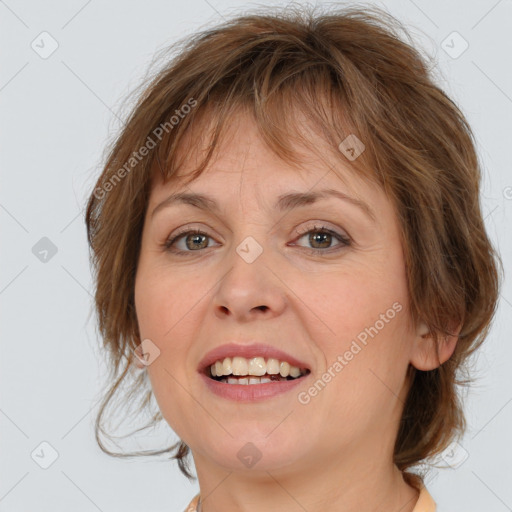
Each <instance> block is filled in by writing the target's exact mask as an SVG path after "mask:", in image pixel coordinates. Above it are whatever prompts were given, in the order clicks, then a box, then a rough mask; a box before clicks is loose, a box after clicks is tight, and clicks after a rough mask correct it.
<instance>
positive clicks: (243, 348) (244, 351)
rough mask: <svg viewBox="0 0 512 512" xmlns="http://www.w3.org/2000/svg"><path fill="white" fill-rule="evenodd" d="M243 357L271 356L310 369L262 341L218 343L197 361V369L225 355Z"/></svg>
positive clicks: (209, 364)
mask: <svg viewBox="0 0 512 512" xmlns="http://www.w3.org/2000/svg"><path fill="white" fill-rule="evenodd" d="M236 356H239V357H245V358H246V359H251V358H253V357H259V356H260V357H263V358H265V359H268V358H273V359H278V360H279V361H287V362H288V363H290V365H291V366H297V367H298V368H305V369H307V370H310V367H309V366H308V365H307V364H306V363H304V362H303V361H300V360H299V359H297V358H295V357H293V356H292V355H290V354H288V353H287V352H284V351H283V350H280V349H278V348H276V347H273V346H271V345H266V344H264V343H252V344H250V345H240V344H239V343H227V344H226V345H220V346H219V347H216V348H214V349H213V350H210V352H208V353H207V354H206V355H205V356H204V357H203V358H202V359H201V362H200V363H199V367H198V371H200V372H202V371H204V370H205V369H206V368H208V367H209V366H211V365H212V364H213V363H215V362H216V361H219V360H220V361H222V360H223V359H224V358H226V357H236Z"/></svg>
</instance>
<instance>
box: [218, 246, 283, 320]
mask: <svg viewBox="0 0 512 512" xmlns="http://www.w3.org/2000/svg"><path fill="white" fill-rule="evenodd" d="M268 263H269V258H265V257H264V254H260V255H259V256H258V257H257V258H256V259H255V260H254V261H252V262H249V261H248V260H245V259H244V258H243V257H242V256H240V254H239V253H237V252H236V251H233V253H232V254H231V256H230V258H229V261H227V267H228V270H227V271H226V272H225V273H224V276H223V277H222V278H221V280H220V282H219V283H218V285H217V288H216V290H215V293H214V295H213V307H214V310H215V314H216V316H218V317H219V318H222V319H226V318H231V319H232V320H233V321H236V322H249V321H251V320H255V319H271V318H274V317H277V316H279V315H281V314H282V313H283V311H284V310H285V308H286V301H287V299H286V293H285V288H286V286H285V285H284V284H283V282H282V281H281V280H280V279H279V277H278V275H279V270H278V269H277V268H275V266H274V268H272V265H269V264H268Z"/></svg>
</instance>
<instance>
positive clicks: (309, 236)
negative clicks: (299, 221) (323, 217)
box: [297, 226, 350, 254]
mask: <svg viewBox="0 0 512 512" xmlns="http://www.w3.org/2000/svg"><path fill="white" fill-rule="evenodd" d="M297 232H298V233H299V234H300V235H301V236H300V238H298V239H297V240H301V239H303V238H305V239H306V242H307V243H309V244H311V246H312V247H305V249H306V250H308V251H309V252H311V253H313V254H320V253H326V252H329V253H330V252H333V251H332V250H334V251H336V250H339V249H341V248H343V247H345V246H347V245H350V239H349V238H348V237H347V236H346V235H343V234H341V233H338V232H337V231H334V230H332V229H329V228H327V227H325V226H313V228H311V227H309V228H306V231H301V230H297ZM334 241H337V242H338V243H337V244H336V245H334V246H332V242H334ZM299 245H300V244H299Z"/></svg>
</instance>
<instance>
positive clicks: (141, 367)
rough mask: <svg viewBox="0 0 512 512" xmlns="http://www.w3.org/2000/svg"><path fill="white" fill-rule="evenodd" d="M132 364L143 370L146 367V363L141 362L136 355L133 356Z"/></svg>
mask: <svg viewBox="0 0 512 512" xmlns="http://www.w3.org/2000/svg"><path fill="white" fill-rule="evenodd" d="M132 364H133V365H134V366H135V367H136V368H137V369H138V370H143V369H144V368H146V365H145V364H143V363H142V361H141V360H140V359H139V358H138V357H137V356H136V355H134V356H133V360H132Z"/></svg>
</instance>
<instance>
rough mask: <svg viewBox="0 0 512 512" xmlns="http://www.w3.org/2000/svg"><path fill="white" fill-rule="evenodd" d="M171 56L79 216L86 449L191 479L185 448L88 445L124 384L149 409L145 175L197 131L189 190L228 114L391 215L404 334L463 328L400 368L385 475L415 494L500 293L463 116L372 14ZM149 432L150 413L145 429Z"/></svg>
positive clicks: (215, 40)
mask: <svg viewBox="0 0 512 512" xmlns="http://www.w3.org/2000/svg"><path fill="white" fill-rule="evenodd" d="M317 9H318V8H317ZM402 35H405V36H406V38H408V39H409V42H406V41H404V40H403V39H402V37H401V36H402ZM172 49H173V50H176V51H177V52H176V55H175V56H174V57H173V58H169V61H168V62H167V63H166V65H165V66H164V68H163V69H161V70H159V72H158V73H157V75H156V76H155V77H153V78H152V79H151V80H150V82H149V84H148V85H144V89H143V92H142V94H140V97H139V98H138V101H137V103H136V105H135V106H134V107H133V110H132V112H131V114H130V116H129V118H128V120H127V122H126V125H125V126H124V128H123V129H122V131H121V133H120V135H119V136H118V137H117V139H116V140H115V142H114V143H113V144H112V146H111V147H110V149H109V154H108V158H107V161H106V164H105V166H104V170H103V173H102V174H101V176H100V177H99V179H98V181H97V183H96V185H95V189H94V192H93V193H92V194H91V196H90V199H89V201H88V205H87V213H86V224H87V232H88V240H89V244H90V247H91V249H92V252H91V259H92V262H93V267H94V270H95V280H96V291H95V301H96V311H97V314H98V325H99V330H100V333H101V336H102V338H103V340H104V347H105V349H106V351H107V354H108V355H109V356H110V360H109V365H110V370H111V383H110V388H109V390H108V393H107V394H106V395H105V397H104V399H103V402H102V404H101V408H100V410H99V413H98V415H97V418H96V430H95V431H96V440H97V442H98V444H99V446H100V447H101V449H102V450H103V451H105V452H106V453H108V454H110V455H114V456H130V455H139V454H148V455H156V454H161V453H167V452H172V451H173V450H177V453H175V454H174V455H173V458H176V459H177V460H178V464H179V467H180V469H181V471H182V472H183V473H184V474H185V475H186V476H187V477H189V478H193V477H192V475H191V474H190V471H189V470H188V466H187V464H188V463H187V457H186V456H187V454H188V453H189V448H188V446H187V445H186V444H184V443H183V442H179V443H177V444H175V445H172V446H170V447H167V448H165V449H162V450H155V451H146V452H136V453H133V454H122V453H113V452H111V451H108V450H107V449H106V447H105V446H104V445H103V443H102V442H101V439H100V433H102V434H106V431H105V430H104V428H103V420H102V418H103V415H104V413H105V408H106V407H107V406H108V405H109V403H110V402H111V400H112V399H113V396H114V395H115V394H116V392H118V391H119V389H120V385H121V384H122V383H123V382H125V381H126V379H127V378H128V377H130V378H133V379H132V380H133V382H132V385H131V387H130V388H129V389H128V391H127V392H126V395H125V400H126V402H127V401H128V400H130V402H131V403H132V404H133V403H134V402H133V398H134V396H136V395H137V394H138V393H139V392H140V391H141V390H144V396H143V398H142V399H141V401H140V403H139V405H140V406H141V407H146V406H149V404H150V402H151V398H152V392H151V389H150V388H149V385H148V380H147V377H146V372H142V373H140V374H138V375H136V376H135V375H132V374H131V368H132V367H133V366H132V362H133V359H134V354H133V349H134V348H135V347H136V346H137V345H138V344H140V342H141V340H140V338H139V332H138V327H137V317H136V311H135V307H134V282H135V273H136V269H137V261H138V256H139V251H140V241H141V233H142V227H143V221H144V216H145V212H146V208H147V204H148V198H149V194H150V190H151V174H152V169H154V168H155V167H156V168H159V169H160V172H161V173H162V176H163V177H165V179H170V178H171V177H172V176H173V175H174V174H175V173H176V172H177V169H178V168H179V167H180V165H181V164H182V161H180V159H179V158H178V156H177V155H178V149H179V148H180V143H182V142H183V137H184V136H185V135H186V134H193V133H196V132H197V131H198V130H197V126H198V124H199V122H200V119H201V118H206V119H208V120H209V122H212V126H214V127H215V130H214V131H213V132H212V133H213V135H212V138H211V139H210V146H209V151H208V153H207V155H206V158H205V159H204V160H203V161H202V163H201V165H199V166H198V167H197V169H196V170H195V171H196V172H195V173H194V174H193V175H192V177H191V179H194V178H195V177H197V176H199V174H200V173H201V172H202V171H203V170H204V168H205V167H206V165H207V164H208V162H209V160H210V158H211V157H212V154H213V152H214V149H215V148H216V147H217V146H218V144H219V140H220V137H221V133H223V131H222V130H223V127H224V126H225V124H226V120H229V119H230V118H232V116H235V115H236V113H237V112H240V110H241V109H245V110H247V111H248V112H250V113H251V114H252V115H253V116H254V120H255V122H256V123H257V126H258V128H259V130H260V133H261V135H262V137H263V140H264V141H265V143H266V144H268V146H269V147H270V148H271V149H272V150H273V151H275V152H276V154H277V155H278V156H280V157H281V158H283V159H285V160H287V161H290V162H295V163H298V164H300V157H299V156H298V155H297V153H296V152H295V151H294V150H293V147H292V144H291V141H292V140H296V141H300V144H301V145H302V146H306V147H309V148H310V149H311V150H313V151H314V150H315V148H314V147H313V146H312V145H311V143H310V142H308V140H307V137H305V136H304V135H303V134H302V133H301V132H300V122H299V120H298V115H301V116H302V117H301V119H306V120H307V123H309V125H310V126H311V127H312V128H313V129H315V130H316V132H317V133H320V134H321V135H322V136H323V137H324V138H325V140H326V141H328V142H329V144H330V145H331V147H332V150H333V153H335V154H336V155H337V157H338V158H339V159H341V160H343V162H344V164H349V165H350V166H351V168H352V169H353V170H354V171H357V172H359V173H360V174H361V175H364V176H365V177H366V178H367V179H369V180H373V181H374V182H376V183H378V184H379V185H380V186H381V187H382V188H383V190H384V191H385V192H386V194H387V195H388V196H389V198H390V199H391V200H392V201H393V204H394V206H395V208H396V212H397V214H398V219H399V224H400V229H401V236H402V244H403V250H404V257H405V261H406V265H407V279H408V287H409V298H410V311H411V317H412V319H413V320H414V322H418V321H419V320H422V321H424V322H425V323H426V324H427V325H428V327H429V329H430V332H431V333H434V334H435V337H436V342H437V343H442V339H443V336H445V335H447V334H448V333H449V332H450V326H453V325H459V324H462V330H461V332H460V334H459V338H458V342H457V345H456V348H455V352H454V353H453V355H452V356H451V357H450V358H449V359H448V360H447V361H446V362H445V363H444V364H442V365H440V366H439V367H438V368H436V369H434V370H431V371H419V370H416V369H415V368H414V367H412V366H410V367H409V373H408V375H409V377H410V382H411V385H410V391H409V394H408V397H407V400H406V403H405V405H404V410H403V415H402V419H401V424H400V427H399V432H398V435H397V438H396V444H395V450H394V463H395V464H396V465H397V466H398V468H399V469H400V470H402V471H404V474H405V476H406V478H407V480H408V481H409V482H410V483H411V484H412V485H415V486H416V487H418V485H419V482H420V479H419V478H418V477H417V476H414V474H412V473H407V472H405V470H406V469H407V468H410V467H412V466H414V465H415V464H417V463H419V462H421V461H423V460H424V459H426V458H427V457H431V456H433V455H435V454H438V453H440V452H441V451H442V450H444V449H445V448H446V447H447V446H448V445H449V444H450V442H451V441H452V440H454V439H455V438H456V437H457V436H460V435H461V434H462V433H463V431H464V429H465V419H464V414H463V409H462V403H461V401H460V399H459V397H458V395H457V385H462V384H468V383H469V382H470V381H471V379H470V377H469V373H468V371H467V363H468V356H470V355H471V354H472V353H473V351H474V350H475V349H477V348H478V347H479V346H480V344H481V343H482V341H483V340H484V338H485V337H486V336H487V334H488V330H489V326H490V323H491V320H492V318H493V315H494V313H495V309H496V303H497V299H498V290H499V285H500V276H499V273H498V264H500V265H501V261H500V259H499V256H498V255H497V253H496V252H495V251H494V249H493V247H492V245H491V243H490V241H489V239H488V237H487V234H486V231H485V226H484V222H483V219H482V214H481V208H480V204H479V188H480V179H481V177H480V167H479V162H478V158H477V155H476V152H475V147H474V141H473V135H472V132H471V130H470V127H469V126H468V124H467V122H466V120H465V118H464V116H463V114H462V113H461V111H460V110H459V108H458V107H457V106H456V105H455V103H454V102H453V101H452V100H451V99H450V98H448V97H447V96H446V94H445V93H444V92H443V91H442V90H441V89H440V88H439V87H438V86H436V85H435V83H434V79H433V78H432V76H431V73H430V71H429V69H428V68H427V65H426V63H425V62H426V60H425V58H424V57H422V56H421V55H420V54H419V53H418V51H417V50H415V49H414V45H413V44H412V42H411V40H410V36H409V35H408V33H407V31H406V30H405V29H404V28H403V26H402V25H401V24H400V23H399V22H398V21H397V20H396V19H395V18H393V17H392V16H390V15H389V14H387V13H386V12H384V11H382V10H380V9H377V8H364V9H360V8H345V9H337V10H331V11H330V12H327V13H318V14H317V13H316V12H315V9H305V8H290V7H287V8H286V10H283V11H277V10H267V11H264V12H254V13H252V14H248V15H241V16H238V17H235V18H232V19H230V20H228V21H226V22H225V23H223V24H222V25H219V26H216V27H214V28H212V29H207V30H203V31H202V32H199V33H196V34H195V35H193V36H191V37H189V38H188V39H185V40H182V41H180V42H178V43H177V44H176V45H174V46H173V47H172ZM166 58H167V56H166ZM186 105H188V106H189V107H188V108H185V106H186ZM206 112H207V115H206ZM194 129H196V132H194ZM164 132H165V133H164ZM350 134H355V135H356V136H357V138H358V139H360V140H361V141H363V143H364V144H365V147H366V149H365V150H364V152H363V153H362V154H361V155H360V156H359V157H358V158H357V159H356V160H353V161H348V160H347V158H346V157H345V155H343V154H342V153H341V151H340V150H339V149H338V145H339V143H340V142H341V141H342V140H344V139H345V138H346V137H347V136H348V135H350ZM150 141H151V143H150ZM143 147H146V151H142V148H143ZM189 147H190V146H189ZM184 153H185V154H186V152H184ZM141 155H142V156H141ZM123 169H124V171H123ZM461 372H465V377H466V378H465V379H464V378H462V375H461ZM161 419H162V416H161V414H160V413H156V414H155V415H154V416H153V417H152V419H151V423H150V424H148V425H147V426H151V425H152V424H154V422H156V421H157V420H161ZM145 428H147V427H145ZM139 430H140V429H139Z"/></svg>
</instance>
